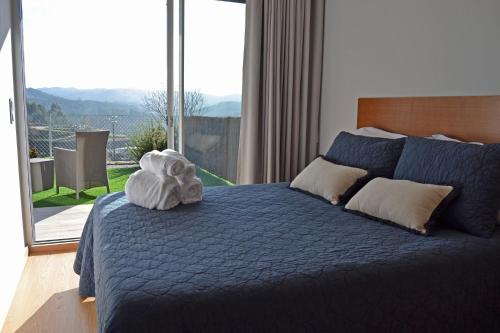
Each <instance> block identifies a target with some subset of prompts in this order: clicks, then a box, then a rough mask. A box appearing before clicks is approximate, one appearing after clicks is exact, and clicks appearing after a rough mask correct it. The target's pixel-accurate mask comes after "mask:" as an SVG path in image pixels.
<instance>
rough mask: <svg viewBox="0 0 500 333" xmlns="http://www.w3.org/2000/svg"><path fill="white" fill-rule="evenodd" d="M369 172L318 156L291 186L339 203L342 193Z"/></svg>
mask: <svg viewBox="0 0 500 333" xmlns="http://www.w3.org/2000/svg"><path fill="white" fill-rule="evenodd" d="M367 174H368V171H366V170H363V169H358V168H353V167H348V166H344V165H338V164H335V163H332V162H328V161H326V160H324V159H323V158H322V157H318V158H316V159H315V160H314V161H312V162H311V164H309V165H308V166H307V167H306V168H305V169H304V170H302V172H301V173H299V174H298V175H297V177H295V179H294V180H293V181H292V183H291V184H290V187H291V188H295V189H299V190H302V191H305V192H308V193H311V194H314V195H318V196H321V197H323V198H324V199H326V200H328V201H329V202H331V203H332V204H333V205H337V204H338V203H339V200H340V199H341V197H342V195H344V194H345V193H346V192H347V191H348V190H349V189H350V188H351V187H352V186H353V185H354V184H355V183H356V182H357V180H358V179H360V178H363V177H365V176H366V175H367Z"/></svg>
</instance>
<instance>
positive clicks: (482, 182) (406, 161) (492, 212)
mask: <svg viewBox="0 0 500 333" xmlns="http://www.w3.org/2000/svg"><path fill="white" fill-rule="evenodd" d="M394 179H407V180H412V181H416V182H420V183H431V184H448V185H452V186H458V187H459V188H460V195H459V196H458V198H456V200H455V201H454V202H453V203H452V204H451V205H450V206H449V207H448V209H446V211H445V212H444V214H443V216H442V221H443V222H445V223H446V224H447V225H449V226H451V227H454V228H457V229H459V230H462V231H465V232H467V233H470V234H472V235H476V236H481V237H489V236H491V234H492V233H493V231H494V229H495V224H496V219H497V214H498V210H499V208H500V144H492V145H484V146H479V145H473V144H466V143H457V142H450V141H440V140H431V139H424V138H407V139H406V144H405V147H404V149H403V154H402V155H401V158H400V159H399V163H398V165H397V167H396V171H395V173H394Z"/></svg>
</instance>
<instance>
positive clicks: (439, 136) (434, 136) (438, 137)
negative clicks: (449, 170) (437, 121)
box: [430, 134, 484, 146]
mask: <svg viewBox="0 0 500 333" xmlns="http://www.w3.org/2000/svg"><path fill="white" fill-rule="evenodd" d="M430 138H431V139H434V140H442V141H453V142H461V143H470V144H473V145H481V146H482V145H484V143H481V142H464V141H460V140H457V139H454V138H450V137H449V136H446V135H444V134H432V135H431V137H430Z"/></svg>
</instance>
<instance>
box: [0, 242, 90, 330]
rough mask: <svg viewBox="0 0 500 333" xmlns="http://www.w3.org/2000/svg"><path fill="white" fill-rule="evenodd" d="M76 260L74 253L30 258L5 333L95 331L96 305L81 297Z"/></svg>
mask: <svg viewBox="0 0 500 333" xmlns="http://www.w3.org/2000/svg"><path fill="white" fill-rule="evenodd" d="M74 258H75V253H74V252H72V253H62V254H52V255H40V256H31V257H29V258H28V261H27V263H26V267H25V269H24V272H23V276H22V278H21V281H20V282H19V285H18V287H17V291H16V295H15V297H14V301H13V303H12V305H11V308H10V310H9V313H8V315H7V318H6V321H5V325H4V328H3V330H2V332H3V333H10V332H20V333H25V332H30V333H37V332H47V333H49V332H50V333H59V332H61V333H62V332H64V333H80V332H95V331H96V313H95V304H94V301H93V299H87V300H82V299H80V297H79V295H78V275H76V274H75V273H73V260H74Z"/></svg>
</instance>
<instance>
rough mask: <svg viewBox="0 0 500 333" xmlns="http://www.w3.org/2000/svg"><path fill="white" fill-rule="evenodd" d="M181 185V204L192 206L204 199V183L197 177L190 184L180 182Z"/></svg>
mask: <svg viewBox="0 0 500 333" xmlns="http://www.w3.org/2000/svg"><path fill="white" fill-rule="evenodd" d="M179 184H180V185H181V202H182V203H183V204H190V203H195V202H198V201H201V200H202V199H203V183H202V182H201V179H200V178H198V177H195V178H193V179H191V180H190V181H189V182H185V183H183V182H179Z"/></svg>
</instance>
